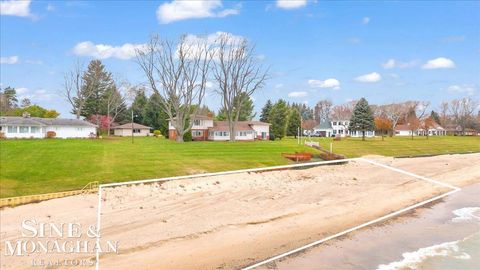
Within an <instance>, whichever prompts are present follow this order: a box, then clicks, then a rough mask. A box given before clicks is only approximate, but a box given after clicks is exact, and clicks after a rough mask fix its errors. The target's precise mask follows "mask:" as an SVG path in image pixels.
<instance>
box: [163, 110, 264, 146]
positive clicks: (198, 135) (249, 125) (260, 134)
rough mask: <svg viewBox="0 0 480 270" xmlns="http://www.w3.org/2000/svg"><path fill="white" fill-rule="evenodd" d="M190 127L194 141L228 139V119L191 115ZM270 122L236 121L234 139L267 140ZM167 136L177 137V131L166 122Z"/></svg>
mask: <svg viewBox="0 0 480 270" xmlns="http://www.w3.org/2000/svg"><path fill="white" fill-rule="evenodd" d="M191 118H192V119H193V125H192V129H191V133H192V139H193V140H194V141H207V140H208V141H228V140H230V131H229V126H228V121H214V120H213V117H210V116H205V115H197V116H192V117H191ZM269 130H270V124H268V123H264V122H260V121H238V122H237V124H236V127H235V132H236V135H235V140H237V141H254V140H268V139H269V138H270V132H269ZM168 137H169V139H171V140H176V139H177V132H176V130H175V127H173V125H172V123H171V122H170V121H169V122H168Z"/></svg>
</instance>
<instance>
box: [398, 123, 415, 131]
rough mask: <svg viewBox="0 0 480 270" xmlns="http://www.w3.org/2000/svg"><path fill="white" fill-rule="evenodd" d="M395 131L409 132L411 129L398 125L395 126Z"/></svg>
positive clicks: (407, 126)
mask: <svg viewBox="0 0 480 270" xmlns="http://www.w3.org/2000/svg"><path fill="white" fill-rule="evenodd" d="M395 130H398V131H409V130H411V129H410V126H409V125H404V124H400V125H396V126H395Z"/></svg>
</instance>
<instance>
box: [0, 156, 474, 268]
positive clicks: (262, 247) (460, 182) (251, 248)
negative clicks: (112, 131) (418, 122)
mask: <svg viewBox="0 0 480 270" xmlns="http://www.w3.org/2000/svg"><path fill="white" fill-rule="evenodd" d="M369 158H371V159H375V160H377V161H379V162H381V163H384V164H387V165H392V166H395V167H398V168H402V169H405V170H408V171H411V172H414V173H417V174H420V175H423V176H427V177H431V178H434V179H436V180H439V181H444V182H446V183H450V184H453V185H457V186H464V185H469V184H472V183H475V182H479V181H480V154H468V155H445V156H436V157H423V158H405V159H394V158H385V157H378V156H376V157H369ZM448 190H449V189H447V188H444V187H440V186H437V185H434V184H431V183H428V182H425V181H420V180H418V179H415V178H413V177H410V176H406V175H403V174H400V173H398V172H393V171H390V170H387V169H384V168H380V167H378V166H375V165H371V164H368V163H365V162H350V163H348V164H343V165H331V166H318V167H314V168H308V169H302V170H285V171H273V172H262V173H240V174H232V175H226V176H216V177H207V178H196V179H187V180H180V181H175V182H166V183H162V184H160V183H154V184H149V185H136V186H120V187H116V188H108V189H105V192H104V197H103V207H102V217H101V221H102V241H103V242H104V241H105V240H115V241H119V254H102V256H101V258H100V266H101V269H132V266H135V268H136V269H232V268H234V269H235V268H241V267H243V266H247V265H249V264H252V263H254V262H257V261H260V260H262V259H265V258H268V257H271V256H273V255H276V254H279V253H283V252H286V251H288V250H291V249H294V248H296V247H299V246H302V245H304V244H307V243H309V242H312V241H315V240H318V239H321V238H324V237H326V236H329V235H332V234H334V233H336V232H339V231H342V230H345V229H347V228H350V227H353V226H355V225H359V224H361V223H364V222H366V221H369V220H372V219H374V218H377V217H380V216H383V215H385V214H387V213H391V212H394V211H396V210H399V209H401V208H404V207H406V206H409V205H412V204H414V203H416V202H419V201H422V200H425V199H427V198H431V197H433V196H435V195H438V194H440V193H443V192H446V191H448ZM96 205H97V196H95V195H83V196H74V197H68V198H62V199H56V200H50V201H46V202H41V203H38V204H30V205H25V206H19V207H15V208H9V209H3V210H1V211H0V218H1V230H0V232H1V238H2V245H1V247H0V249H1V250H0V251H1V253H2V255H1V257H0V259H1V266H2V269H30V268H31V265H32V259H33V258H35V259H37V260H40V259H45V260H47V261H53V260H55V259H57V258H58V259H63V258H65V257H68V258H84V259H87V260H89V262H90V263H91V262H93V258H94V254H92V253H91V254H82V255H69V256H66V255H63V254H59V255H52V254H49V255H48V256H46V255H45V254H35V255H30V256H28V257H27V256H22V257H12V256H5V255H4V251H5V245H4V241H5V240H10V241H12V240H15V239H19V238H20V224H21V222H22V220H23V219H25V218H26V217H29V218H35V219H37V220H38V221H42V222H54V223H59V222H78V223H81V224H84V225H85V226H88V225H91V224H95V223H96V213H97V209H96ZM58 268H59V269H63V268H65V267H64V266H63V265H61V266H59V267H58ZM77 268H78V269H91V268H93V267H86V266H82V267H69V269H77Z"/></svg>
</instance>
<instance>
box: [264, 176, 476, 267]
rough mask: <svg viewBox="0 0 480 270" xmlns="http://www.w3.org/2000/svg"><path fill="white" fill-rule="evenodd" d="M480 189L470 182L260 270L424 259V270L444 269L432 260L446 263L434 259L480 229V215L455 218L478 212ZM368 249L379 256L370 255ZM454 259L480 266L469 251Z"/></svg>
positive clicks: (386, 264)
mask: <svg viewBox="0 0 480 270" xmlns="http://www.w3.org/2000/svg"><path fill="white" fill-rule="evenodd" d="M479 192H480V183H477V184H472V185H469V186H466V187H464V189H462V191H460V192H459V193H455V194H452V195H451V196H449V197H447V198H445V199H443V200H442V201H437V202H436V203H433V204H431V205H429V206H424V207H421V208H417V209H414V210H412V211H410V212H409V213H408V214H405V215H402V216H399V217H396V218H392V219H390V220H388V221H385V222H382V223H381V224H378V225H375V226H371V227H368V228H364V229H362V230H359V231H356V232H355V233H352V234H350V235H349V236H348V237H343V238H336V239H334V240H332V241H331V242H330V243H329V244H325V245H322V246H316V247H312V248H311V249H309V250H306V251H304V252H302V253H298V254H295V255H291V256H289V257H285V258H283V259H280V260H277V261H275V262H274V263H271V264H270V265H268V268H267V267H259V268H258V269H279V270H281V269H305V270H307V269H315V267H313V266H315V265H317V266H318V265H319V264H321V265H322V269H339V268H341V269H352V270H353V269H381V270H382V269H392V270H393V269H404V268H405V267H406V268H407V269H410V268H408V267H413V268H412V269H414V268H416V267H417V266H418V265H420V264H422V263H423V264H424V265H423V268H421V269H440V268H429V267H428V266H429V265H428V264H429V263H430V264H432V263H436V264H440V265H441V263H442V262H441V261H439V260H437V261H435V260H436V259H437V257H440V258H443V257H445V256H448V255H446V252H448V251H452V254H454V253H455V252H458V253H460V251H458V250H457V247H456V246H454V245H455V244H457V243H458V242H459V241H465V240H469V239H470V238H471V237H474V236H475V235H476V234H479V233H480V219H475V218H473V220H472V221H470V220H468V219H466V220H465V222H462V223H457V222H456V221H455V219H461V218H462V216H460V217H459V216H458V215H459V213H455V211H457V212H458V210H459V209H466V208H471V207H476V208H477V209H478V210H477V211H480V200H479V199H477V198H476V194H478V193H479ZM477 213H480V212H477ZM462 221H463V220H462ZM460 226H461V227H460ZM360 243H361V244H360ZM452 246H453V247H452ZM442 248H443V249H442ZM437 250H441V252H438V251H437ZM473 252H477V251H476V250H475V251H473ZM369 253H370V254H372V253H373V254H375V256H367V255H368V254H369ZM340 254H348V255H346V256H343V255H340ZM460 254H461V255H462V253H460ZM452 257H453V258H454V259H459V260H464V261H463V263H465V265H467V266H465V265H464V266H462V267H463V268H462V267H460V268H449V269H463V270H467V269H475V268H468V267H469V266H471V265H475V266H480V258H478V257H474V256H470V254H468V253H463V257H461V256H458V255H457V256H456V257H455V256H452ZM468 260H470V261H468ZM432 261H433V262H432ZM417 264H418V265H417ZM402 267H403V268H402ZM436 267H439V266H438V265H437V266H436ZM465 267H467V268H465ZM442 269H443V268H442Z"/></svg>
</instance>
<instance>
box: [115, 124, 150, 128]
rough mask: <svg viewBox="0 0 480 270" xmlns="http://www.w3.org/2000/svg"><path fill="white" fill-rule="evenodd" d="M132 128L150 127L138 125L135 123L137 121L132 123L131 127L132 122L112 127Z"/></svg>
mask: <svg viewBox="0 0 480 270" xmlns="http://www.w3.org/2000/svg"><path fill="white" fill-rule="evenodd" d="M132 128H133V129H151V128H150V127H147V126H144V125H140V124H137V123H133V127H132V123H127V124H123V125H120V126H116V127H114V128H113V129H132Z"/></svg>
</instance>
